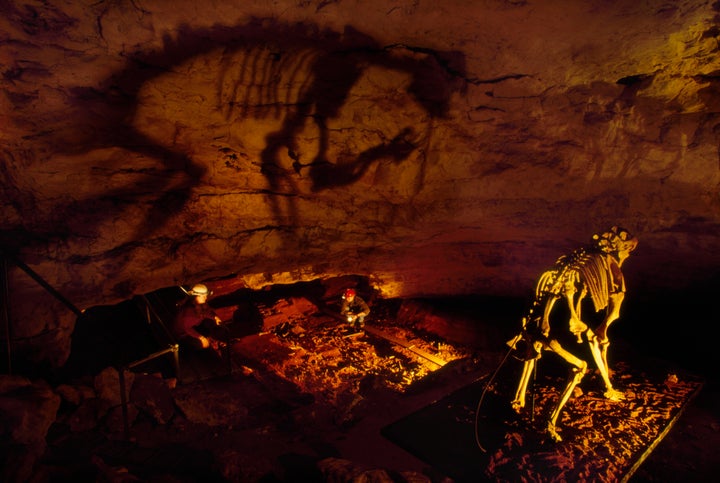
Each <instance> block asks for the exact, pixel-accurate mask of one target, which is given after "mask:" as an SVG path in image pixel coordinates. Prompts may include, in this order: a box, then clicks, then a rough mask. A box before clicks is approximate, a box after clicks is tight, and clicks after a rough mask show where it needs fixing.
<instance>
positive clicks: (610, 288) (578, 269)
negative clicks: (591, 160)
mask: <svg viewBox="0 0 720 483" xmlns="http://www.w3.org/2000/svg"><path fill="white" fill-rule="evenodd" d="M636 247H637V239H636V238H635V237H634V236H632V235H631V234H630V233H629V232H628V231H627V230H625V229H623V228H618V227H616V226H614V227H612V228H611V229H609V230H608V231H605V232H603V233H601V234H596V235H594V236H593V242H592V243H591V244H589V245H588V246H586V247H583V248H580V249H577V250H575V251H574V252H572V253H571V254H569V255H564V256H562V257H560V258H559V259H558V260H557V262H556V263H555V266H554V267H553V268H552V269H550V270H548V271H546V272H545V273H543V274H542V275H541V276H540V278H539V280H538V283H537V286H536V289H535V299H534V300H533V304H532V306H531V308H530V310H529V311H528V314H527V315H526V316H525V317H524V318H523V320H522V332H521V333H520V334H519V335H518V336H516V337H515V338H513V339H512V340H511V341H509V342H508V344H509V345H510V346H511V347H512V348H514V349H518V348H519V347H520V345H522V346H523V347H526V348H527V349H526V350H524V351H522V352H523V354H522V356H521V357H520V359H521V360H523V361H524V364H523V370H522V374H521V376H520V381H519V383H518V387H517V391H516V392H515V397H514V399H513V400H512V401H511V406H512V408H513V409H514V410H515V411H516V412H520V411H521V410H522V409H523V408H524V407H525V395H526V392H527V387H528V383H529V381H530V379H531V377H532V375H533V373H534V371H535V369H536V366H537V361H538V360H539V359H540V357H541V356H542V353H543V352H545V351H549V352H552V353H554V354H556V355H558V356H559V357H560V358H561V359H562V360H564V361H565V362H566V363H567V364H569V366H570V369H571V377H570V380H569V382H568V385H567V386H566V387H565V388H564V390H563V392H562V395H561V396H560V399H559V401H558V403H557V405H556V406H555V408H554V410H553V412H552V414H551V416H550V418H549V420H548V424H547V427H546V430H547V433H548V435H549V436H550V438H551V439H552V440H553V441H562V438H561V437H560V435H559V434H558V432H557V426H556V425H557V419H558V416H559V415H560V413H561V411H562V408H563V407H564V406H565V404H566V403H567V401H568V400H569V399H570V396H571V395H572V392H573V390H574V389H575V386H577V385H578V384H579V383H580V381H581V380H582V378H583V376H584V375H585V373H586V371H587V367H588V363H587V362H586V361H584V360H583V359H581V358H580V357H578V356H577V355H575V354H574V353H573V352H572V351H571V350H569V349H568V348H567V347H565V346H563V345H562V344H561V343H560V341H559V340H561V339H562V336H563V335H564V334H563V332H565V333H570V334H572V335H573V336H574V337H575V338H576V341H577V342H578V343H583V342H584V341H583V335H584V336H585V340H586V341H587V343H588V346H589V348H590V353H591V354H592V359H593V362H594V364H595V366H596V367H597V369H598V371H599V372H600V375H601V376H602V380H603V383H604V385H605V392H604V396H605V397H606V398H607V399H610V400H612V401H620V400H622V399H624V396H623V394H622V392H621V391H618V390H616V389H615V388H614V387H613V386H612V383H611V381H610V371H609V368H608V363H607V351H608V347H609V346H610V341H609V339H608V337H607V330H608V327H609V326H610V324H612V323H613V322H614V321H615V320H617V319H618V317H619V315H620V306H621V304H622V301H623V299H624V296H625V281H624V279H623V275H622V271H621V269H620V268H621V266H622V264H623V262H624V261H625V260H626V259H627V257H628V256H629V255H630V252H632V251H633V250H635V248H636ZM588 299H589V300H588ZM560 300H562V301H564V303H565V308H566V309H567V311H568V312H569V320H568V321H567V322H565V323H564V324H553V323H552V322H553V319H554V318H555V317H554V315H555V312H554V311H553V309H554V308H556V306H555V304H556V302H558V301H560ZM585 301H591V302H592V306H593V307H594V309H595V312H596V313H604V316H603V317H602V319H601V320H600V322H599V323H597V324H596V325H595V326H593V327H592V328H591V327H590V325H589V323H588V322H586V321H584V320H583V318H582V308H583V305H584V304H583V302H585ZM521 342H522V344H520V343H521ZM566 345H567V344H566Z"/></svg>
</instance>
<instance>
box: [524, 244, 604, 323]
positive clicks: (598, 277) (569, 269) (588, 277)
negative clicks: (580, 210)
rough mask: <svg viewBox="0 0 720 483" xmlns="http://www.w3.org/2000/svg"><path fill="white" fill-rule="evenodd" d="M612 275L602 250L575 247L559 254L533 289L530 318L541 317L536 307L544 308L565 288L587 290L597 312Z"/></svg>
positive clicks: (602, 306) (561, 294)
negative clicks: (533, 295)
mask: <svg viewBox="0 0 720 483" xmlns="http://www.w3.org/2000/svg"><path fill="white" fill-rule="evenodd" d="M611 284H612V274H611V273H610V269H609V267H608V265H607V262H606V259H605V257H604V256H603V255H602V254H601V253H597V252H592V251H588V250H587V249H585V248H581V249H578V250H575V251H574V252H572V253H571V254H570V255H564V256H562V257H560V258H559V259H558V260H557V262H555V266H554V267H553V268H552V269H550V270H548V271H546V272H544V273H543V274H542V275H541V276H540V278H539V280H538V283H537V286H536V288H535V300H534V302H533V306H532V308H531V310H530V316H529V317H528V318H529V320H532V314H534V317H539V316H541V314H540V313H537V308H538V307H544V306H545V304H547V303H548V302H549V301H550V300H551V299H556V298H559V297H562V296H563V295H564V294H565V293H566V291H567V290H568V289H572V290H574V291H575V292H582V290H583V289H586V290H587V293H588V294H589V295H590V297H591V298H592V301H593V305H594V307H595V310H596V311H600V310H602V309H604V308H605V307H607V305H608V300H609V295H610V287H611Z"/></svg>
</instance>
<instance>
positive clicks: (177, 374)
mask: <svg viewBox="0 0 720 483" xmlns="http://www.w3.org/2000/svg"><path fill="white" fill-rule="evenodd" d="M170 347H171V348H172V353H173V363H174V364H175V377H176V378H177V380H178V382H180V383H181V384H182V379H181V377H180V345H179V344H173V345H172V346H170Z"/></svg>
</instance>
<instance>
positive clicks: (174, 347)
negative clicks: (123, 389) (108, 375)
mask: <svg viewBox="0 0 720 483" xmlns="http://www.w3.org/2000/svg"><path fill="white" fill-rule="evenodd" d="M177 350H178V345H177V344H174V345H171V346H168V348H167V349H163V350H161V351H157V352H154V353H152V354H150V355H149V356H147V357H145V358H143V359H140V360H137V361H135V362H131V363H130V364H128V366H127V368H128V369H133V368H134V367H137V366H139V365H141V364H144V363H146V362H147V361H151V360H153V359H155V358H157V357H160V356H164V355H165V354H169V353H170V352H175V353H177Z"/></svg>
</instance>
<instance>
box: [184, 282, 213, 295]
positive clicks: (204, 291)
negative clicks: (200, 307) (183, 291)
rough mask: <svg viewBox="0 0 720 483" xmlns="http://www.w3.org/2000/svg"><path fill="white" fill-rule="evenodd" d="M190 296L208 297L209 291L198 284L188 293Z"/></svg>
mask: <svg viewBox="0 0 720 483" xmlns="http://www.w3.org/2000/svg"><path fill="white" fill-rule="evenodd" d="M188 294H190V295H208V296H209V295H210V290H208V288H207V286H206V285H203V284H201V283H198V284H196V285H193V288H192V290H190V291H189V292H188Z"/></svg>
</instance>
